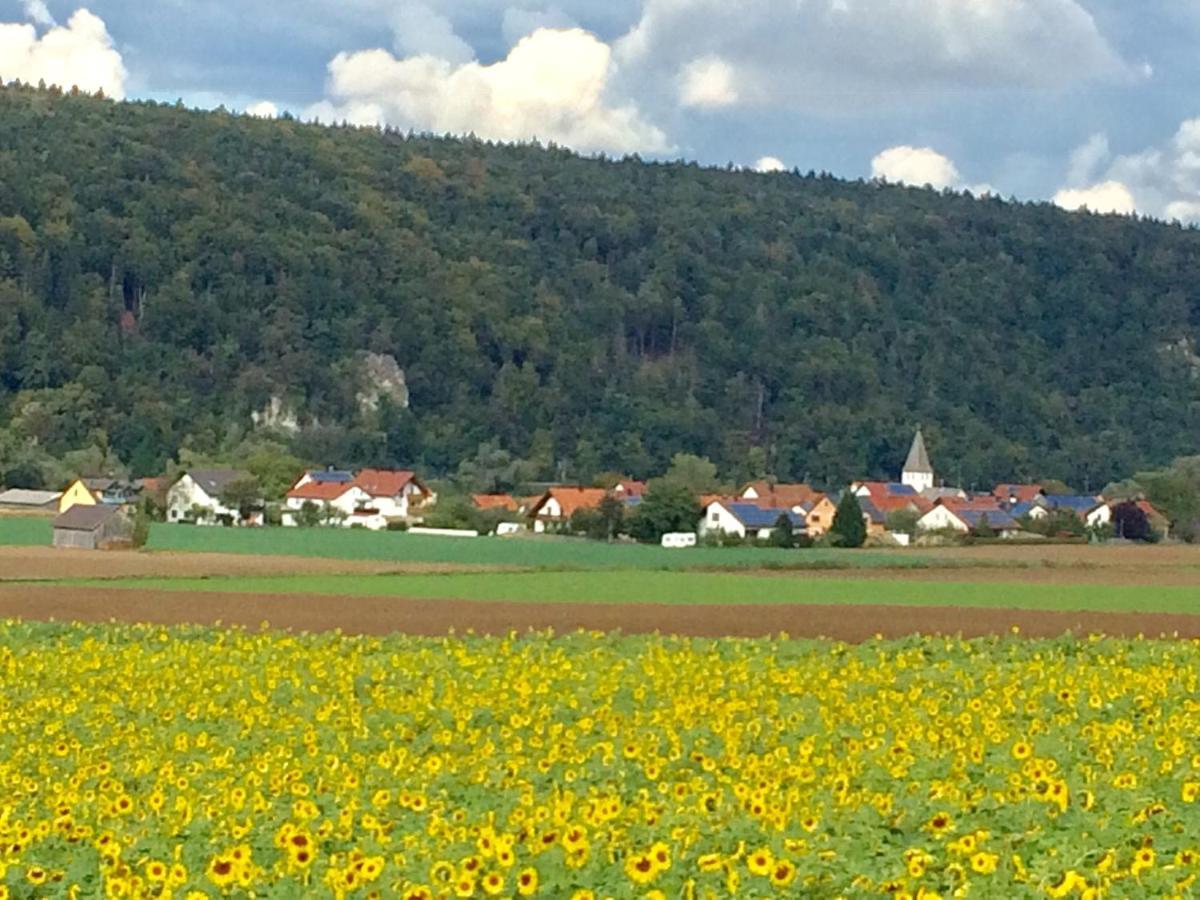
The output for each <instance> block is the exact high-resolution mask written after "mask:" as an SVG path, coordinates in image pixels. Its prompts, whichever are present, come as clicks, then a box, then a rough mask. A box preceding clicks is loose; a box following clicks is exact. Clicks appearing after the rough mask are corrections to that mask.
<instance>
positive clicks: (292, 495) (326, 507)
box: [281, 479, 387, 530]
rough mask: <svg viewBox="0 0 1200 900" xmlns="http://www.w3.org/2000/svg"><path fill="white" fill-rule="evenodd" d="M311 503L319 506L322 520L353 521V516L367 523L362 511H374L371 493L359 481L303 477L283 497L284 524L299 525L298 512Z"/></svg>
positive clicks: (380, 528) (345, 522) (335, 521)
mask: <svg viewBox="0 0 1200 900" xmlns="http://www.w3.org/2000/svg"><path fill="white" fill-rule="evenodd" d="M309 504H311V505H312V506H314V507H316V508H317V509H318V510H320V512H321V519H322V523H323V524H352V523H350V520H351V518H357V519H358V522H357V524H364V525H365V522H364V521H363V515H364V514H365V513H367V511H368V510H369V512H370V513H374V512H375V510H373V509H370V507H371V497H370V495H369V494H367V492H366V491H364V490H363V489H362V488H360V487H358V486H357V485H354V484H347V483H344V482H341V481H313V480H307V481H306V480H304V479H301V480H300V481H299V482H297V486H296V487H294V488H292V489H291V490H290V491H288V492H287V496H286V497H284V499H283V513H282V516H281V520H282V522H283V524H284V525H285V526H287V527H295V526H297V525H299V524H300V515H299V513H300V512H301V511H302V510H303V509H304V508H305V506H306V505H309ZM368 517H369V516H368ZM386 527H387V522H384V523H383V524H382V525H381V526H379V527H378V528H375V529H372V530H382V529H383V528H386Z"/></svg>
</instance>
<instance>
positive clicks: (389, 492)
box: [354, 469, 437, 522]
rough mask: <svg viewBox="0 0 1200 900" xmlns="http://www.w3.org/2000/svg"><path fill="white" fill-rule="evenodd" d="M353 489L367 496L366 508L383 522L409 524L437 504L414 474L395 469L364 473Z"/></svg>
mask: <svg viewBox="0 0 1200 900" xmlns="http://www.w3.org/2000/svg"><path fill="white" fill-rule="evenodd" d="M354 486H355V487H356V488H358V489H360V490H361V491H362V492H363V493H364V494H366V496H367V498H368V500H367V504H368V505H369V506H370V508H371V509H373V510H374V511H375V512H376V513H378V514H379V515H380V516H382V517H383V519H384V520H385V521H388V522H391V521H412V520H413V519H416V518H419V517H420V515H421V512H422V510H423V509H424V508H425V507H427V506H430V505H432V504H433V503H436V502H437V495H436V494H434V493H433V492H432V491H431V490H429V488H427V487H426V486H425V485H424V484H422V483H421V481H420V480H419V479H418V478H417V476H416V474H414V473H413V472H410V471H407V470H398V469H363V470H362V471H361V472H359V473H358V475H357V476H356V477H355V479H354Z"/></svg>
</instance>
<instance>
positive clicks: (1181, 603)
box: [74, 571, 1200, 613]
mask: <svg viewBox="0 0 1200 900" xmlns="http://www.w3.org/2000/svg"><path fill="white" fill-rule="evenodd" d="M74 583H82V584H87V585H92V586H97V587H102V586H106V587H132V588H141V589H153V590H167V591H232V592H238V593H251V594H323V595H331V596H334V595H340V596H383V597H407V598H412V599H445V600H451V599H461V600H476V601H513V602H526V603H666V604H673V605H675V604H698V605H702V604H754V603H768V604H816V603H820V604H850V605H857V604H899V605H906V606H976V607H1001V608H1012V609H1042V610H1071V611H1076V610H1094V611H1098V612H1165V613H1194V612H1198V611H1200V597H1198V596H1197V592H1196V591H1195V589H1193V588H1187V587H1161V586H1154V587H1151V586H1116V585H1083V584H1027V583H1017V582H998V583H980V582H929V581H912V580H887V579H877V578H871V579H865V578H864V579H857V580H856V579H847V578H820V577H792V578H767V577H760V576H747V575H735V574H725V573H713V572H646V571H641V572H632V571H630V572H625V571H597V572H588V573H579V572H515V573H482V574H449V575H366V576H351V575H334V576H285V577H261V578H175V579H172V578H154V579H123V580H105V581H87V582H74Z"/></svg>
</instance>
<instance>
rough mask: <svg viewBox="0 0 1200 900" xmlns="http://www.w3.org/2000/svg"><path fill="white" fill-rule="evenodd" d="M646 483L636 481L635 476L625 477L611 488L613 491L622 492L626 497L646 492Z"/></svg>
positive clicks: (638, 495) (637, 495)
mask: <svg viewBox="0 0 1200 900" xmlns="http://www.w3.org/2000/svg"><path fill="white" fill-rule="evenodd" d="M647 489H648V485H647V484H646V482H644V481H638V480H637V479H636V478H625V479H623V480H621V481H618V482H617V486H616V487H614V488H613V493H617V494H624V495H625V496H626V497H641V496H642V495H643V494H645V493H646V491H647Z"/></svg>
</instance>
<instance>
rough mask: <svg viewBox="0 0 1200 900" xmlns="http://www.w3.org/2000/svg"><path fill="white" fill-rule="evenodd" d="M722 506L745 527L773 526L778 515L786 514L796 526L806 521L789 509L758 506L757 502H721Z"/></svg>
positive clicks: (800, 525) (801, 525)
mask: <svg viewBox="0 0 1200 900" xmlns="http://www.w3.org/2000/svg"><path fill="white" fill-rule="evenodd" d="M722 506H724V507H725V508H726V509H727V510H729V512H730V513H732V515H733V517H734V518H735V519H737V520H738V521H739V522H741V523H742V524H743V525H744V526H745V527H747V528H773V527H774V526H775V524H776V523H777V522H778V521H779V517H780V516H787V517H788V521H789V522H791V523H792V525H793V526H795V527H797V528H802V527H804V524H805V522H806V521H807V520H806V517H805V516H802V515H799V514H797V513H795V512H793V511H792V510H790V509H774V508H772V507H769V506H759V505H758V504H757V503H729V502H722Z"/></svg>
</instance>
